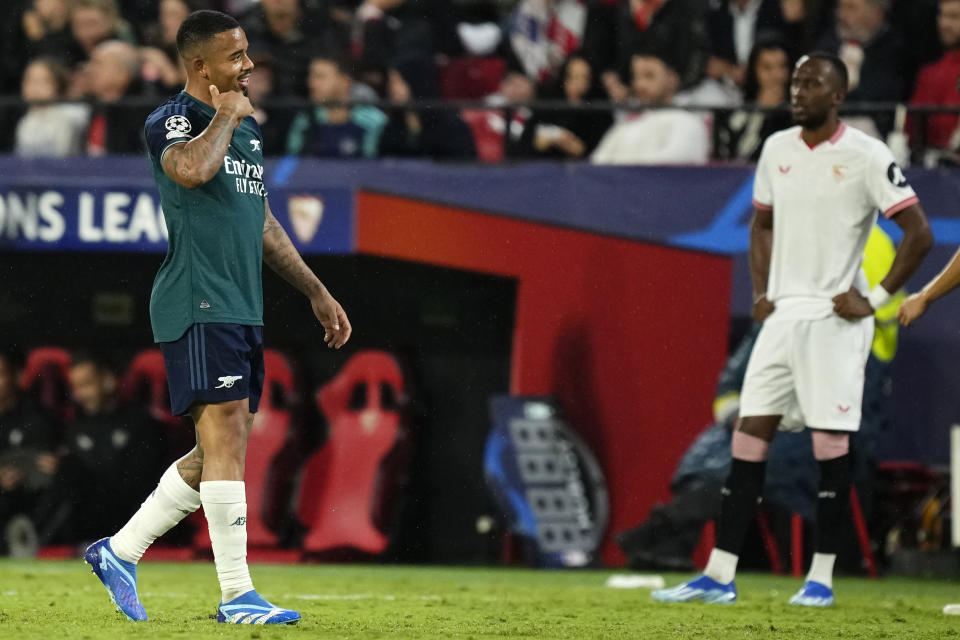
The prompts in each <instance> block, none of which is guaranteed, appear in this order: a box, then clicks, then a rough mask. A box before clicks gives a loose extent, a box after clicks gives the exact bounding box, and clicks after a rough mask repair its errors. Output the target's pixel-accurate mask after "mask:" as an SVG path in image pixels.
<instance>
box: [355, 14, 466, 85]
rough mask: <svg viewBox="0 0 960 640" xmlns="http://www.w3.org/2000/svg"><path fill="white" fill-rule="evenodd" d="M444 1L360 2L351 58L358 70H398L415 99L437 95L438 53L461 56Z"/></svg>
mask: <svg viewBox="0 0 960 640" xmlns="http://www.w3.org/2000/svg"><path fill="white" fill-rule="evenodd" d="M450 4H451V3H450V2H447V1H446V0H364V1H363V2H362V3H360V6H359V7H357V10H356V12H355V13H354V17H353V23H352V28H351V37H350V54H351V56H352V57H353V59H354V60H355V61H356V62H358V63H359V64H360V66H362V67H371V66H379V67H382V68H388V67H399V68H403V69H404V70H405V73H406V81H407V83H408V84H409V85H410V87H411V88H412V90H413V93H414V94H415V95H421V96H434V95H438V94H439V91H438V88H437V84H438V78H437V68H436V64H435V62H434V60H435V58H436V56H437V54H439V53H444V54H448V55H449V54H451V53H455V52H459V49H460V44H459V40H458V38H457V33H456V26H455V21H454V19H453V15H452V13H451V9H450Z"/></svg>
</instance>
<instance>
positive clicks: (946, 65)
mask: <svg viewBox="0 0 960 640" xmlns="http://www.w3.org/2000/svg"><path fill="white" fill-rule="evenodd" d="M937 28H938V31H939V33H940V42H941V43H942V44H943V49H944V54H943V57H942V58H940V59H939V60H937V61H936V62H933V63H931V64H929V65H927V66H925V67H923V68H922V69H921V70H920V74H919V75H918V76H917V85H916V88H915V89H914V91H913V97H911V98H910V104H911V105H925V106H953V107H956V106H960V90H958V89H957V80H958V78H960V0H940V13H939V15H938V18H937ZM924 120H925V121H926V127H925V130H924V129H922V128H919V127H918V126H917V125H918V123H919V122H923V121H924ZM958 122H960V118H958V116H957V114H955V113H945V114H936V115H929V116H918V117H915V118H914V119H913V126H912V130H913V131H912V132H913V136H914V137H915V138H916V137H918V133H919V131H918V129H920V130H924V131H925V136H924V137H923V138H922V139H923V141H924V143H925V144H926V145H927V146H928V147H937V148H940V149H947V150H951V151H956V150H958V149H960V128H958V126H957V125H958Z"/></svg>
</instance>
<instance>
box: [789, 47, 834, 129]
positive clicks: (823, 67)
mask: <svg viewBox="0 0 960 640" xmlns="http://www.w3.org/2000/svg"><path fill="white" fill-rule="evenodd" d="M841 102H843V92H842V91H840V90H839V89H838V87H837V78H836V72H835V71H834V70H833V67H832V66H831V65H830V63H829V62H827V61H826V60H821V59H819V58H807V57H806V56H804V57H803V58H801V59H800V61H799V62H797V66H796V68H795V69H794V72H793V79H792V81H791V82H790V106H791V108H792V112H793V120H794V122H796V123H797V124H799V125H800V126H802V127H804V128H805V129H816V128H817V127H819V126H820V125H822V124H823V123H824V122H826V121H827V117H828V116H829V115H830V111H831V110H832V109H834V108H835V107H838V106H839V105H840V103H841Z"/></svg>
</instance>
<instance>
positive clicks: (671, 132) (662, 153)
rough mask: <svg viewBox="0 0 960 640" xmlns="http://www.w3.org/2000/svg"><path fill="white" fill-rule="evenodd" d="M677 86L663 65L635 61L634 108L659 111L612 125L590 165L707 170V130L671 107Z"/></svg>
mask: <svg viewBox="0 0 960 640" xmlns="http://www.w3.org/2000/svg"><path fill="white" fill-rule="evenodd" d="M679 84H680V80H679V77H678V75H677V72H676V71H675V70H674V69H672V68H671V67H670V66H669V65H668V64H667V62H666V61H665V60H663V59H661V58H657V57H655V56H651V55H638V56H635V57H634V59H633V81H632V84H631V90H632V94H633V98H634V100H635V101H636V103H637V104H640V105H644V106H652V107H661V108H659V109H652V110H649V111H643V112H639V113H636V114H631V116H628V117H627V118H625V119H624V121H622V122H620V123H618V124H615V125H614V126H613V127H612V128H611V129H610V130H609V131H608V132H607V133H606V135H604V137H603V139H602V140H601V141H600V145H599V146H598V147H597V150H596V151H595V152H594V153H593V155H592V156H591V158H590V160H591V162H593V163H594V164H705V163H706V162H707V160H708V158H709V155H710V140H709V135H708V128H707V125H706V123H705V122H704V120H703V118H702V117H701V116H699V115H696V114H693V113H689V112H687V111H683V110H682V109H664V108H662V107H668V106H670V105H673V104H674V97H675V96H676V93H677V88H678V86H679Z"/></svg>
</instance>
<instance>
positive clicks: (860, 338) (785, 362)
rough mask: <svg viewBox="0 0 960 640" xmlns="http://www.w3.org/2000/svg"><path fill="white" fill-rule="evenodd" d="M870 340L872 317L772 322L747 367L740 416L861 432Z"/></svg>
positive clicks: (784, 319)
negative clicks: (783, 418) (781, 418)
mask: <svg viewBox="0 0 960 640" xmlns="http://www.w3.org/2000/svg"><path fill="white" fill-rule="evenodd" d="M872 341H873V316H870V317H868V318H864V319H862V320H859V321H856V322H849V321H847V320H844V319H843V318H841V317H840V316H837V315H831V316H829V317H827V318H823V319H821V320H791V319H787V318H783V319H777V320H776V321H773V320H768V321H767V322H765V323H764V325H763V328H762V329H761V330H760V335H759V336H757V343H756V344H755V345H754V347H753V352H752V353H751V354H750V362H749V364H747V373H746V376H745V377H744V380H743V389H742V391H741V393H740V415H741V416H743V417H746V416H791V415H792V416H793V417H794V420H796V419H797V418H799V417H800V416H802V420H803V422H804V424H806V426H808V427H812V428H814V429H831V430H837V431H857V430H858V429H859V428H860V407H861V404H862V402H863V379H864V369H865V368H866V365H867V357H868V356H869V355H870V345H871V342H872ZM798 408H799V414H800V416H797V409H798Z"/></svg>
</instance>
